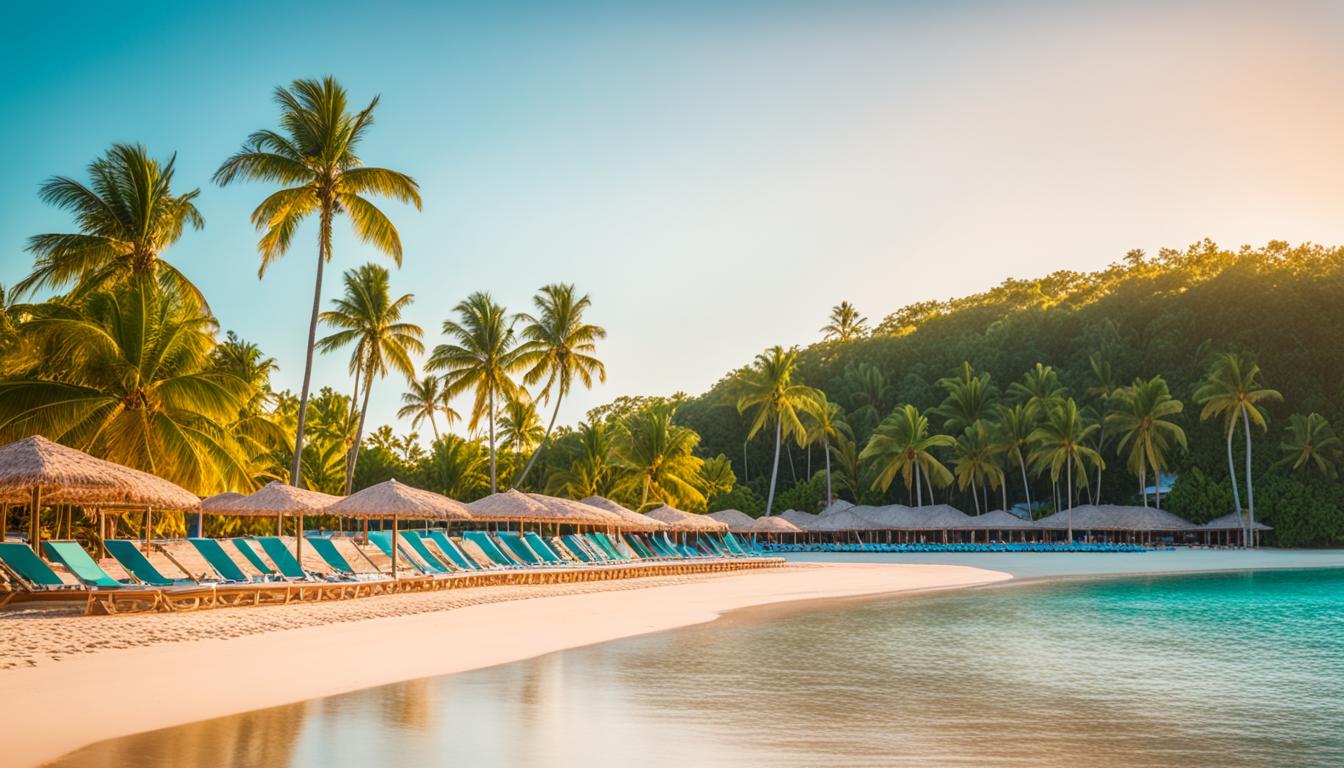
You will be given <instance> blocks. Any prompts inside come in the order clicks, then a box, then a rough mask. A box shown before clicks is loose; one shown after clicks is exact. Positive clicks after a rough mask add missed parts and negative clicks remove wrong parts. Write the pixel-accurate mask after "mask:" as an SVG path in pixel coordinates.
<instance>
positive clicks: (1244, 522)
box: [1199, 512, 1274, 545]
mask: <svg viewBox="0 0 1344 768" xmlns="http://www.w3.org/2000/svg"><path fill="white" fill-rule="evenodd" d="M1199 527H1200V530H1202V531H1205V534H1206V536H1205V543H1207V542H1208V536H1209V535H1212V534H1216V533H1221V534H1223V542H1224V543H1225V544H1230V543H1231V541H1232V534H1233V533H1234V532H1235V533H1237V534H1239V536H1240V538H1242V539H1245V538H1246V529H1247V527H1252V528H1254V531H1253V535H1254V536H1255V538H1256V539H1259V538H1260V532H1261V531H1272V530H1274V529H1273V528H1271V527H1269V526H1268V525H1265V524H1264V523H1262V522H1260V521H1259V520H1257V521H1255V525H1254V526H1251V525H1250V515H1248V514H1247V513H1245V512H1242V513H1241V514H1237V513H1236V512H1228V513H1227V514H1226V515H1223V516H1222V517H1215V518H1214V519H1212V520H1210V521H1209V522H1207V523H1205V524H1203V525H1201V526H1199ZM1245 543H1246V542H1245V541H1242V544H1243V545H1245Z"/></svg>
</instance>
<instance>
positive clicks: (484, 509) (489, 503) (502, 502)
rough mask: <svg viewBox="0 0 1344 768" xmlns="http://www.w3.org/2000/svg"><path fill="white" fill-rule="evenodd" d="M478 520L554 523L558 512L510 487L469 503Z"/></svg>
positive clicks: (470, 510)
mask: <svg viewBox="0 0 1344 768" xmlns="http://www.w3.org/2000/svg"><path fill="white" fill-rule="evenodd" d="M467 511H468V512H470V513H471V516H472V517H473V518H474V519H476V520H482V521H494V522H502V523H553V522H555V518H556V514H557V513H556V512H555V511H554V510H552V509H548V508H547V507H546V505H545V504H542V503H541V502H540V501H537V500H536V499H534V498H532V497H531V496H529V495H528V494H526V493H522V492H521V491H516V490H514V489H512V488H510V489H509V490H507V491H500V492H499V493H492V494H490V495H489V496H486V497H484V498H480V499H477V500H475V501H473V502H470V503H468V504H467Z"/></svg>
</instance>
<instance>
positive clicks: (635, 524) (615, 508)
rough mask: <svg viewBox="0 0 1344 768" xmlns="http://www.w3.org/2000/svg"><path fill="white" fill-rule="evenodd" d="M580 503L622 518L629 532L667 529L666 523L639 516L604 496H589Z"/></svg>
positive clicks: (623, 525)
mask: <svg viewBox="0 0 1344 768" xmlns="http://www.w3.org/2000/svg"><path fill="white" fill-rule="evenodd" d="M579 501H580V502H582V503H584V504H587V505H588V506H590V507H597V508H598V509H601V510H605V511H607V512H610V513H612V514H613V515H616V516H617V517H619V518H621V520H622V521H623V523H622V527H623V528H626V529H627V530H631V531H661V530H665V529H666V528H667V524H666V523H662V522H659V521H657V520H653V519H651V518H648V517H645V516H644V515H641V514H639V513H638V512H636V511H634V510H633V509H627V508H625V507H623V506H621V505H620V504H617V503H616V502H614V501H612V500H611V499H608V498H606V497H603V496H588V497H586V498H582V499H579Z"/></svg>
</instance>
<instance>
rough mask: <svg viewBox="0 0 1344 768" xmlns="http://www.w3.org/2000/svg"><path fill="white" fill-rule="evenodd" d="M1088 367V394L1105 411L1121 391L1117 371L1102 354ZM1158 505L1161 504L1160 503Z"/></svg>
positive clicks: (1100, 434)
mask: <svg viewBox="0 0 1344 768" xmlns="http://www.w3.org/2000/svg"><path fill="white" fill-rule="evenodd" d="M1106 323H1107V324H1108V327H1110V328H1112V329H1114V323H1111V321H1110V320H1109V319H1108V320H1107V321H1106ZM1087 365H1088V369H1089V371H1090V373H1091V376H1090V379H1089V383H1088V387H1087V392H1086V394H1087V395H1088V396H1090V397H1095V398H1097V407H1098V412H1099V413H1105V412H1106V407H1107V405H1109V404H1110V401H1111V398H1112V397H1114V396H1115V393H1116V392H1117V391H1119V389H1120V384H1119V382H1117V381H1116V379H1115V372H1114V371H1113V370H1112V369H1111V364H1110V363H1109V362H1107V361H1106V360H1104V359H1102V357H1101V355H1099V354H1096V353H1093V354H1091V355H1088V358H1087ZM1097 450H1098V451H1104V450H1106V420H1105V419H1104V418H1103V419H1101V429H1099V430H1097ZM1161 481H1162V478H1161V477H1160V476H1159V477H1158V485H1161V484H1162V482H1161ZM1097 503H1101V468H1100V467H1098V468H1097ZM1158 506H1161V505H1160V504H1159V505H1158Z"/></svg>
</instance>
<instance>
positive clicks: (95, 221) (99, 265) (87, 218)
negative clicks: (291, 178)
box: [15, 144, 205, 306]
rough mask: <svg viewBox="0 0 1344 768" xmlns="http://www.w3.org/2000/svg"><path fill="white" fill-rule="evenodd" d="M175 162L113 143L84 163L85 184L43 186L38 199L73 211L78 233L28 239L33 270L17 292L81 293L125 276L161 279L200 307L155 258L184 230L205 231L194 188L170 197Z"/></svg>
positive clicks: (177, 275) (58, 181)
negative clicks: (67, 288) (70, 288)
mask: <svg viewBox="0 0 1344 768" xmlns="http://www.w3.org/2000/svg"><path fill="white" fill-rule="evenodd" d="M176 159H177V157H176V155H174V156H172V157H170V158H168V162H166V163H160V162H159V161H158V160H155V159H154V158H152V157H150V156H149V152H148V150H146V149H145V148H144V147H143V146H140V145H139V144H113V145H112V148H111V149H109V150H107V152H105V153H104V154H103V156H102V157H100V158H98V159H97V160H94V161H93V162H92V163H89V167H88V173H89V183H88V184H83V183H81V182H79V181H76V180H74V179H72V178H69V177H67V176H55V177H52V178H50V179H48V180H47V181H46V182H45V183H43V184H42V187H41V189H40V190H39V191H38V196H39V197H41V198H42V201H43V202H45V203H47V204H49V205H54V206H56V207H57V208H60V209H62V210H66V211H69V212H70V213H71V214H73V215H74V217H75V221H76V222H77V223H78V226H79V232H78V233H77V234H75V233H70V234H45V235H34V236H33V237H31V238H29V239H28V252H29V253H31V254H33V256H34V257H35V263H34V265H33V271H32V273H31V274H29V275H28V276H27V277H25V278H24V279H23V280H22V281H20V282H19V283H18V285H16V286H15V292H16V293H18V294H24V293H29V292H31V291H35V290H40V289H43V288H56V289H59V288H63V287H65V286H67V285H71V284H74V285H75V293H76V294H77V295H83V294H85V293H87V292H88V291H91V290H97V289H99V288H103V287H108V286H110V285H112V284H114V283H117V282H121V281H124V280H126V279H127V278H130V277H137V276H143V275H151V276H156V277H157V276H160V275H161V276H162V277H164V278H165V279H167V280H169V281H170V282H171V283H172V284H173V285H174V286H175V287H176V288H177V289H178V290H179V291H180V292H181V293H182V294H184V295H189V296H192V297H194V298H195V299H196V300H197V301H199V302H200V303H201V305H202V306H205V299H204V297H202V296H201V293H200V291H199V290H197V288H196V286H194V285H192V283H191V281H190V280H188V279H187V278H186V276H184V275H183V274H182V273H181V272H179V271H178V270H177V268H176V267H173V266H172V265H171V264H169V263H167V262H165V261H163V259H162V258H161V254H162V253H163V252H164V251H165V250H167V249H168V248H169V247H170V246H172V245H173V243H176V242H177V241H178V240H179V239H180V238H181V237H182V232H183V230H185V229H186V227H187V226H188V225H190V226H191V227H192V228H194V229H200V228H201V227H204V226H205V219H203V218H202V217H201V214H200V211H198V210H196V204H195V202H194V201H195V199H196V196H197V195H199V194H200V190H199V189H193V190H192V191H190V192H187V193H186V194H183V195H175V194H173V191H172V183H173V166H174V164H175V162H176Z"/></svg>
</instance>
